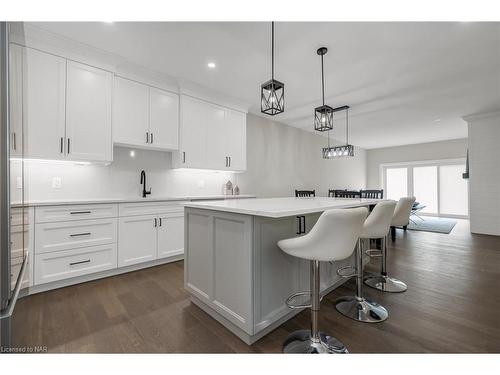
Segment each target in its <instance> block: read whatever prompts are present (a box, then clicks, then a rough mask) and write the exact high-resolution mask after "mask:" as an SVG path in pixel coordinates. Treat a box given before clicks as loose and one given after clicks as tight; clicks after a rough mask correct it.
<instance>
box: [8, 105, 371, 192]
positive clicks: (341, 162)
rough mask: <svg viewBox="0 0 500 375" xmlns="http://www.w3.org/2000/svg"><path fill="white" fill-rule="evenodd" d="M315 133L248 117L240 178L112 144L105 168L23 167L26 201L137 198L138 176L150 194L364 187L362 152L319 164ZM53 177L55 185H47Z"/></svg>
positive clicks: (15, 171)
mask: <svg viewBox="0 0 500 375" xmlns="http://www.w3.org/2000/svg"><path fill="white" fill-rule="evenodd" d="M325 144H326V139H325V138H324V137H322V136H320V135H317V134H314V133H310V132H306V131H303V130H300V129H296V128H293V127H289V126H286V125H284V124H280V123H277V122H274V121H271V120H269V119H265V118H261V117H258V116H254V115H248V117H247V163H248V167H247V171H246V172H245V173H229V172H214V171H202V170H195V171H193V170H175V169H171V165H172V164H171V154H170V153H166V152H157V151H148V150H134V153H135V155H134V157H131V155H130V152H131V150H132V149H128V148H122V147H115V148H114V161H113V163H111V164H110V165H108V166H105V165H100V164H90V165H80V164H75V163H70V162H54V161H27V162H25V169H24V170H25V179H26V186H27V189H26V196H25V199H26V200H31V201H38V200H53V199H56V200H57V199H61V200H64V199H86V198H90V199H99V198H115V197H137V196H140V194H141V189H142V187H141V185H140V184H139V181H140V171H141V170H142V169H144V170H145V171H146V173H147V183H148V187H152V196H153V197H154V196H185V195H219V194H222V191H223V184H224V183H225V182H226V181H227V180H228V179H231V181H232V182H233V183H237V184H238V185H239V186H240V189H241V194H256V195H257V196H259V197H277V196H291V195H293V194H294V189H295V188H298V189H316V191H317V195H321V196H326V195H327V193H328V189H329V188H352V189H360V188H364V187H365V185H366V151H365V150H363V149H359V148H356V149H355V155H356V156H355V157H354V158H348V159H333V160H323V159H322V157H321V148H322V147H323V146H324V145H325ZM19 164H20V162H19V161H16V162H13V163H12V166H11V175H12V178H11V181H12V184H11V194H12V200H13V201H19V200H20V199H21V197H20V196H19V194H20V191H21V190H20V189H17V188H16V186H15V185H16V180H17V177H19V176H21V172H20V168H19ZM54 177H60V178H61V188H60V189H54V188H52V180H53V178H54Z"/></svg>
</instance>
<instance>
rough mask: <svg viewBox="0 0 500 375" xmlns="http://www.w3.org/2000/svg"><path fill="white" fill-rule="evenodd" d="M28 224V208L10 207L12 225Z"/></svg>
mask: <svg viewBox="0 0 500 375" xmlns="http://www.w3.org/2000/svg"><path fill="white" fill-rule="evenodd" d="M23 221H24V224H28V221H29V219H28V208H24V209H23V208H11V209H10V225H22V224H23Z"/></svg>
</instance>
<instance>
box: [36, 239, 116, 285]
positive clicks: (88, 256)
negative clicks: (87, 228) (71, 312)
mask: <svg viewBox="0 0 500 375" xmlns="http://www.w3.org/2000/svg"><path fill="white" fill-rule="evenodd" d="M116 259H117V252H116V244H109V245H101V246H91V247H85V248H81V249H73V250H65V251H56V252H52V253H46V254H37V255H35V284H36V285H39V284H44V283H48V282H51V281H57V280H63V279H68V278H71V277H76V276H82V275H87V274H90V273H94V272H100V271H106V270H109V269H113V268H116Z"/></svg>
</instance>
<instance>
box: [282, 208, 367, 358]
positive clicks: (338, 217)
mask: <svg viewBox="0 0 500 375" xmlns="http://www.w3.org/2000/svg"><path fill="white" fill-rule="evenodd" d="M367 213H368V210H367V209H366V208H364V207H361V208H352V209H340V210H339V209H336V210H329V211H325V212H323V213H322V214H321V216H320V217H319V219H318V221H317V222H316V224H315V225H314V227H313V228H312V229H311V231H310V232H309V233H308V234H306V235H304V236H301V237H295V238H289V239H286V240H281V241H279V242H278V247H279V248H280V249H281V250H283V251H284V252H285V253H287V254H289V255H291V256H294V257H297V258H301V259H306V260H309V261H310V264H311V292H310V293H307V294H309V295H310V296H311V304H309V305H302V306H301V307H309V308H310V310H311V329H310V330H300V331H295V332H293V333H291V334H290V335H289V336H288V337H287V338H286V340H285V342H284V343H283V352H284V353H318V354H320V353H347V349H346V348H345V346H344V344H342V343H341V342H340V341H339V340H337V339H336V338H335V337H333V336H331V335H328V334H326V333H324V332H320V331H319V329H318V314H319V308H320V290H319V289H320V279H319V277H320V272H319V262H330V261H340V260H342V259H346V258H348V257H349V256H351V254H352V252H353V251H354V246H355V245H356V241H357V239H358V237H359V235H360V233H361V230H362V228H363V222H364V220H365V218H366V215H367ZM299 294H304V292H301V293H296V294H294V295H292V296H291V297H289V298H288V299H287V305H289V306H290V299H291V298H293V297H294V296H296V295H299Z"/></svg>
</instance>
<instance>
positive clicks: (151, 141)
mask: <svg viewBox="0 0 500 375" xmlns="http://www.w3.org/2000/svg"><path fill="white" fill-rule="evenodd" d="M153 135H154V133H151V144H153Z"/></svg>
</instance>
